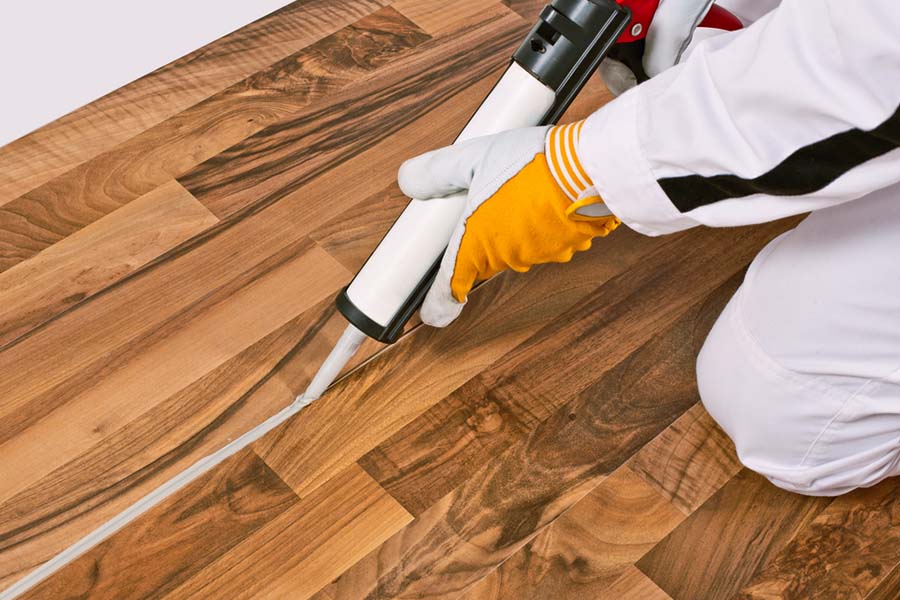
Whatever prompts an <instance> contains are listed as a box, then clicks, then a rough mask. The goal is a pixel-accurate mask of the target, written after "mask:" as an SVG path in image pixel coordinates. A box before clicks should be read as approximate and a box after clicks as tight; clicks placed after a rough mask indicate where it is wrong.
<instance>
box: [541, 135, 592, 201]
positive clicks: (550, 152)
mask: <svg viewBox="0 0 900 600" xmlns="http://www.w3.org/2000/svg"><path fill="white" fill-rule="evenodd" d="M583 125H584V121H576V122H574V123H569V124H568V125H555V126H553V127H551V128H550V129H549V130H548V131H547V138H546V140H545V142H544V144H545V146H544V154H545V156H546V157H547V164H548V165H549V166H550V172H551V173H552V174H553V178H554V179H555V180H556V183H557V184H558V185H559V187H560V188H561V189H562V190H563V192H565V194H566V196H568V197H569V200H571V201H572V202H578V200H579V199H581V198H582V197H583V195H584V193H585V192H586V191H587V190H588V189H589V188H592V187H593V185H594V184H593V182H592V181H591V179H590V177H588V175H587V173H586V172H585V170H584V167H583V166H581V161H580V160H578V154H577V153H576V152H575V148H576V146H577V145H578V138H579V137H580V136H581V128H582V126H583Z"/></svg>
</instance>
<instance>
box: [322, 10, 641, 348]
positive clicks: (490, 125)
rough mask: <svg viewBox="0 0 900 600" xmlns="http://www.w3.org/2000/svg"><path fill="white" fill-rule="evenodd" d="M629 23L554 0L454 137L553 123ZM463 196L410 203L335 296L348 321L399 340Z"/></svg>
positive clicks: (623, 15)
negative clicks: (466, 122) (353, 275)
mask: <svg viewBox="0 0 900 600" xmlns="http://www.w3.org/2000/svg"><path fill="white" fill-rule="evenodd" d="M633 3H634V4H641V5H642V6H641V8H642V9H643V11H641V12H646V10H647V7H648V5H652V8H651V9H650V10H651V13H650V14H651V16H652V10H654V9H655V7H656V5H657V4H658V0H650V2H647V1H646V0H644V1H633ZM631 21H632V12H631V10H629V8H628V7H626V6H624V5H623V4H620V3H618V2H614V1H613V0H553V1H552V2H551V4H549V5H548V6H545V7H544V9H543V11H542V12H541V15H540V18H539V19H538V22H537V24H535V26H534V27H533V28H532V29H531V32H530V33H529V34H528V36H527V37H526V38H525V41H524V42H523V43H522V44H521V45H520V46H519V48H518V49H517V50H516V51H515V53H514V54H513V58H512V62H511V64H510V66H509V68H507V70H506V71H505V72H504V74H503V76H502V77H501V78H500V80H499V81H498V82H497V84H496V85H495V86H494V88H493V89H492V90H491V91H490V93H489V94H488V95H487V97H486V98H485V99H484V100H483V101H482V103H481V105H480V106H479V107H478V110H477V111H475V114H473V115H472V118H471V119H470V120H469V122H468V124H466V126H465V128H464V129H463V130H462V132H461V133H460V134H459V136H458V137H457V138H456V141H461V140H465V139H469V138H473V137H478V136H482V135H489V134H493V133H498V132H500V131H504V130H508V129H514V128H517V127H529V126H534V125H549V124H552V123H555V122H556V121H557V120H558V119H559V117H560V116H561V115H562V113H563V112H564V111H565V110H566V108H567V107H568V106H569V104H570V103H571V102H572V100H573V99H574V98H575V96H576V95H577V94H578V92H579V91H580V90H581V88H582V87H583V86H584V84H585V82H586V81H587V80H588V78H589V77H590V75H591V74H592V73H593V72H594V71H595V70H596V69H597V66H598V65H599V64H600V61H602V60H603V57H604V56H606V54H607V52H608V51H609V49H610V48H611V47H612V46H613V44H614V43H615V42H616V41H617V40H618V39H619V38H620V36H622V34H623V32H624V31H625V29H626V26H628V25H629V23H630V22H631ZM648 22H649V17H648ZM642 28H643V29H646V24H645V25H643V26H642ZM637 29H639V28H638V27H635V26H634V25H632V29H631V31H629V32H627V33H626V34H625V35H626V36H629V35H630V34H633V33H635V32H636V33H637V34H640V33H641V32H640V31H637ZM465 198H466V196H465V194H457V195H454V196H448V197H447V198H442V199H441V200H438V201H428V202H423V201H421V200H411V201H410V203H409V205H407V207H406V209H405V210H404V211H403V213H402V214H401V215H400V217H399V218H398V219H397V220H396V221H395V222H394V224H393V225H392V226H391V229H390V230H389V231H388V233H387V235H385V237H384V238H383V239H382V240H381V242H380V243H379V244H378V246H377V247H376V249H375V251H374V252H373V253H372V254H371V256H369V258H368V260H367V261H366V263H365V264H364V265H363V267H362V268H361V269H360V271H359V273H357V275H356V277H354V279H353V281H351V282H350V285H348V286H347V287H345V288H344V289H343V290H341V292H340V294H339V295H338V298H337V307H338V310H340V311H341V313H342V314H343V315H344V316H345V317H346V318H347V320H348V321H350V323H351V324H352V325H354V326H355V327H356V328H357V329H359V330H360V331H362V332H363V333H365V334H366V335H368V336H369V337H372V338H374V339H376V340H378V341H380V342H385V343H391V342H394V341H396V339H397V338H398V337H399V336H400V334H401V333H402V331H403V327H404V325H405V324H406V322H407V321H408V320H409V319H410V317H412V315H413V314H414V313H415V311H416V310H417V309H418V308H419V306H420V305H421V303H422V301H423V300H424V298H425V294H426V293H427V292H428V289H429V288H430V287H431V283H432V281H433V280H434V277H435V275H436V274H437V271H438V268H439V266H440V263H441V258H442V256H443V253H444V250H446V248H447V244H448V243H449V241H450V236H451V234H452V232H453V228H454V226H455V225H456V223H457V222H458V221H459V218H460V217H461V216H462V212H463V209H464V207H465Z"/></svg>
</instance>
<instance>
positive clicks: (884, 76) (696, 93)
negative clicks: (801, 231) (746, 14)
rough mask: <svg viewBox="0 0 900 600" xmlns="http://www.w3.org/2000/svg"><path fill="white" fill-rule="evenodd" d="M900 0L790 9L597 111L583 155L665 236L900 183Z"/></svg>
mask: <svg viewBox="0 0 900 600" xmlns="http://www.w3.org/2000/svg"><path fill="white" fill-rule="evenodd" d="M898 31H900V4H898V3H897V0H860V1H858V2H847V1H846V0H816V1H813V0H784V1H783V2H782V3H781V5H780V6H779V7H778V8H776V9H775V10H773V11H772V12H770V13H769V14H767V15H766V16H765V17H763V18H762V19H760V20H759V21H757V22H756V23H754V24H753V25H751V26H750V27H748V28H747V29H745V30H743V31H736V32H732V33H726V34H722V35H719V36H717V37H715V38H712V39H709V40H706V41H705V42H702V43H700V44H698V45H697V47H696V49H695V50H694V51H693V52H692V53H691V54H690V56H689V57H688V58H687V60H685V61H684V62H682V63H681V64H679V65H677V66H675V67H672V68H671V69H668V70H667V71H665V72H663V73H661V74H660V75H658V76H657V77H655V78H653V79H652V80H650V81H648V82H646V83H644V84H641V85H639V86H637V87H636V88H633V89H632V90H630V91H628V92H626V93H625V94H623V95H622V96H620V97H619V98H617V99H616V100H614V101H612V102H610V103H609V104H607V105H606V106H604V107H603V108H601V109H600V110H598V111H597V112H595V113H594V114H593V115H591V116H590V117H589V118H588V119H587V121H586V123H585V125H584V127H583V130H582V133H581V137H580V140H579V143H578V155H579V157H580V158H581V161H582V163H583V165H584V167H585V169H586V170H587V172H588V175H590V177H591V179H592V180H593V182H594V184H595V186H596V188H597V191H598V192H599V194H600V195H601V197H602V198H603V199H604V201H605V202H606V204H607V205H608V207H609V208H610V210H612V212H613V213H614V214H615V215H616V216H618V217H619V218H620V219H622V220H623V221H624V222H625V223H626V224H627V225H629V226H630V227H631V228H632V229H635V230H637V231H640V232H642V233H645V234H648V235H660V234H665V233H670V232H673V231H678V230H682V229H687V228H689V227H694V226H696V225H701V224H702V225H709V226H719V227H720V226H731V225H744V224H750V223H760V222H764V221H771V220H774V219H778V218H781V217H785V216H788V215H793V214H799V213H803V212H807V211H811V210H816V209H819V208H823V207H826V206H831V205H834V204H840V203H842V202H847V201H850V200H853V199H855V198H858V197H860V196H862V195H864V194H866V193H868V192H871V191H873V190H876V189H880V188H882V187H885V186H888V185H890V184H892V183H894V182H896V181H898V180H900V150H898V146H900V111H898V104H900V35H898V33H897V32H898Z"/></svg>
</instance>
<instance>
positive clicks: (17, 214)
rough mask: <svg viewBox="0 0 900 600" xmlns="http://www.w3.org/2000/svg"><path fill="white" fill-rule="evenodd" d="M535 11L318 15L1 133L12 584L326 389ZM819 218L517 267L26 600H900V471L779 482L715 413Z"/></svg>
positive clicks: (487, 5)
mask: <svg viewBox="0 0 900 600" xmlns="http://www.w3.org/2000/svg"><path fill="white" fill-rule="evenodd" d="M539 9H540V5H539V4H537V3H534V2H523V1H519V0H514V1H511V2H499V1H490V0H460V1H458V2H446V1H445V0H395V1H393V2H391V1H390V0H342V1H341V2H330V1H329V2H326V1H325V0H308V1H303V2H296V3H294V4H292V5H289V6H287V7H285V8H284V9H282V10H280V11H278V12H277V13H274V14H272V15H270V16H268V17H265V18H263V19H261V20H259V21H257V22H255V23H253V24H251V25H248V26H247V27H245V28H243V29H242V30H240V31H237V32H235V33H233V34H231V35H229V36H227V37H225V38H223V39H221V40H218V41H217V42H215V43H213V44H211V45H210V46H207V47H205V48H202V49H200V50H198V51H197V52H195V53H192V54H191V55H189V56H187V57H184V58H183V59H180V60H179V61H176V62H175V63H172V64H171V65H168V66H166V67H163V68H162V69H159V70H158V71H156V72H154V73H152V74H150V75H148V76H146V77H144V78H142V79H140V80H138V81H136V82H134V83H132V84H130V85H128V86H126V87H124V88H122V89H121V90H119V91H117V92H115V93H113V94H110V95H108V96H106V97H104V98H101V99H100V100H98V101H96V102H95V103H93V104H91V105H89V106H86V107H84V108H82V109H79V110H78V111H75V112H74V113H72V114H70V115H67V116H66V117H63V118H62V119H60V120H59V121H57V122H56V123H53V124H51V125H48V126H47V127H44V128H42V129H41V130H39V131H36V132H34V133H33V134H31V135H29V136H27V137H26V138H23V139H21V140H17V141H16V142H13V143H12V144H9V145H8V146H6V147H4V148H0V306H2V307H3V309H2V311H0V374H2V377H0V589H3V588H6V587H8V586H10V585H12V584H13V583H14V582H16V581H17V580H19V579H21V578H22V577H23V576H25V575H26V574H27V573H28V572H30V571H31V570H33V569H34V568H36V567H38V566H39V565H41V564H43V563H44V562H46V561H47V560H48V559H50V558H52V557H53V556H55V555H56V554H57V553H59V552H60V551H62V550H63V549H65V548H66V547H68V546H70V545H71V544H72V543H73V542H75V541H76V540H78V539H79V538H81V537H82V536H84V535H85V534H87V533H88V532H90V531H92V530H93V529H95V528H96V527H97V526H98V525H100V524H102V523H104V522H105V521H107V520H109V519H110V518H112V517H113V516H115V515H116V514H118V513H120V512H121V511H122V510H123V509H125V508H126V507H127V506H129V505H130V504H132V503H133V502H135V501H136V500H138V499H139V498H141V497H143V496H144V495H146V494H147V493H148V492H150V491H151V490H153V489H154V488H156V487H157V486H159V485H160V484H161V483H163V482H164V481H166V480H168V479H169V478H171V477H172V476H173V475H175V474H176V473H178V472H180V471H182V470H183V469H185V468H186V467H187V466H189V465H190V464H192V463H193V462H195V461H196V460H197V459H199V458H201V457H203V456H205V455H207V454H209V453H211V452H212V451H214V450H216V449H217V448H219V447H221V446H223V445H224V444H225V443H227V442H228V441H229V440H231V439H234V438H235V437H237V436H238V435H240V434H241V433H243V432H244V431H246V430H248V429H250V428H251V427H253V426H254V425H256V424H258V423H259V422H261V421H263V420H264V419H265V418H267V417H268V416H270V415H272V414H274V413H276V412H277V411H278V410H280V409H281V408H283V407H284V406H286V405H287V404H289V403H290V402H291V400H292V399H293V397H294V395H296V394H297V393H299V392H301V391H302V390H303V389H304V388H305V386H306V384H307V383H308V381H309V378H310V377H311V375H312V373H313V372H314V370H315V369H316V368H317V367H318V365H319V364H320V362H321V361H322V359H324V357H325V355H326V354H327V352H328V351H329V350H330V348H331V345H332V344H333V343H334V341H336V339H337V336H338V335H339V334H340V332H341V331H342V329H343V326H344V322H343V319H342V318H341V317H340V315H338V314H336V313H335V310H334V307H333V298H334V296H335V295H336V293H337V291H338V290H339V289H340V288H341V287H342V286H343V285H345V284H346V283H347V282H348V281H349V280H350V278H351V277H352V274H353V272H354V271H355V270H356V269H357V268H358V267H359V266H360V265H361V264H362V261H363V260H364V259H365V257H366V256H367V254H368V252H369V251H370V250H371V249H372V248H373V247H374V246H375V244H376V243H377V242H378V240H379V239H380V237H381V235H382V234H383V232H384V231H385V230H386V228H387V227H388V225H389V224H390V223H391V222H392V220H393V219H394V218H395V217H396V215H397V214H398V213H399V211H400V210H401V209H402V207H403V205H404V203H405V200H404V198H403V197H402V195H401V194H400V193H399V190H398V189H397V187H396V184H395V182H394V178H395V174H396V169H397V167H398V166H399V164H400V162H402V160H404V159H405V158H407V157H409V156H411V155H414V154H416V153H419V152H422V151H425V150H427V149H430V148H433V147H435V146H438V145H442V144H445V143H448V142H449V141H450V140H452V138H453V136H454V135H455V133H456V132H457V131H458V130H459V128H460V127H461V125H462V124H464V123H465V121H466V119H467V117H468V115H469V114H470V113H471V112H472V110H473V109H474V108H475V106H477V104H478V102H479V101H480V99H481V97H483V95H484V94H485V93H486V91H487V90H488V89H489V88H490V86H491V85H492V82H493V80H494V79H495V78H496V77H497V75H498V74H499V73H500V72H501V71H502V69H503V68H504V67H505V64H506V61H507V58H508V56H509V54H510V52H511V51H512V49H513V48H515V46H516V45H517V44H518V42H519V41H520V40H521V38H522V36H523V35H524V33H525V32H526V31H527V30H528V28H529V27H530V25H531V23H532V21H533V19H534V18H535V16H536V15H537V12H538V11H539ZM608 98H609V97H608V95H607V93H606V92H605V90H604V89H603V88H602V86H601V85H600V84H599V82H597V81H594V82H592V84H591V85H590V86H589V88H588V89H586V90H585V92H584V93H583V94H582V96H581V97H580V98H579V99H578V101H577V102H576V104H575V105H574V106H573V107H572V108H571V109H570V113H569V115H568V118H580V117H582V116H584V115H586V114H588V113H589V112H590V111H591V109H593V108H595V107H597V106H599V105H601V104H602V103H603V102H605V101H607V100H608ZM795 222H796V220H793V221H785V222H777V223H771V224H767V225H762V226H757V227H751V228H740V229H732V230H696V231H691V232H687V233H682V234H676V235H672V236H667V237H665V238H656V239H651V238H645V237H641V236H639V235H636V234H634V233H633V232H630V231H628V230H626V229H624V228H623V229H621V230H619V231H617V232H616V233H615V234H614V235H612V236H610V237H609V238H608V239H604V240H598V242H597V243H596V244H595V246H594V248H593V249H592V250H590V251H589V252H586V253H582V254H580V255H578V256H577V257H576V258H575V259H574V260H573V261H572V263H571V264H569V265H566V266H559V265H548V266H543V267H539V268H536V269H533V270H532V271H531V272H529V273H528V274H525V275H512V274H504V275H501V276H498V277H495V278H494V279H491V280H490V281H488V282H487V283H485V284H484V285H482V286H480V287H479V288H478V289H477V290H476V291H475V292H474V293H473V294H472V298H471V301H470V306H469V307H468V308H467V310H466V311H465V313H464V315H463V316H462V317H461V319H460V320H459V321H458V322H457V323H455V324H454V325H453V326H452V327H449V328H447V329H446V330H440V331H439V330H434V329H431V328H427V327H422V326H411V327H410V328H409V330H408V331H407V332H406V333H405V335H404V336H403V338H402V339H401V340H400V341H399V342H398V343H397V344H395V345H394V346H391V347H389V348H382V347H380V346H379V345H378V344H375V343H367V344H366V345H365V346H364V348H363V351H362V352H361V353H360V356H359V357H358V358H357V359H356V360H355V361H354V363H353V364H351V365H349V366H348V369H347V370H346V372H345V374H344V376H343V377H342V378H341V379H340V380H339V381H338V382H337V384H336V385H335V386H334V387H333V388H332V389H331V390H330V391H329V392H328V393H327V394H326V395H325V396H324V397H323V398H322V399H321V400H319V401H317V402H316V403H314V404H312V405H311V406H309V407H308V408H307V409H305V410H304V411H302V412H301V413H300V414H298V415H296V416H295V417H293V418H292V419H290V420H289V421H287V422H286V423H284V424H283V425H282V426H280V427H279V428H277V429H275V430H273V431H272V432H270V433H269V434H268V435H266V436H265V437H263V438H262V439H260V440H259V441H257V442H256V443H254V444H252V445H251V446H250V447H248V448H246V449H245V450H243V451H241V452H239V453H238V454H236V455H234V456H232V457H231V458H229V459H228V460H226V461H225V462H224V463H222V464H221V465H219V466H218V467H216V468H215V469H214V470H212V471H210V472H209V473H207V474H206V475H204V476H202V477H200V478H199V479H197V480H196V481H194V482H193V483H192V484H190V485H189V486H187V487H186V488H184V489H182V490H181V491H179V492H178V493H176V494H175V495H174V496H172V497H171V498H169V499H167V500H166V501H164V502H163V503H162V504H160V505H158V506H156V507H155V508H153V509H151V510H150V511H149V512H147V513H146V514H144V515H143V516H141V517H140V518H138V519H137V520H136V521H134V522H132V523H131V524H129V525H127V526H126V527H124V528H123V529H121V530H120V531H119V532H117V533H116V534H114V535H113V536H112V537H110V538H109V539H107V540H106V541H104V542H102V543H100V544H99V545H96V546H95V547H93V548H92V549H91V550H89V551H88V552H87V553H85V554H84V555H82V556H81V557H80V558H78V559H76V560H75V561H74V562H72V563H70V564H69V565H68V566H66V567H64V568H63V569H62V570H60V571H58V572H57V573H56V574H55V575H53V576H51V577H50V578H49V579H47V580H45V581H44V582H43V583H41V584H39V585H38V586H37V587H35V588H33V589H32V590H30V591H29V592H28V593H27V594H26V597H29V598H62V597H78V598H101V597H109V598H117V599H118V598H146V597H166V598H180V597H188V596H191V597H206V598H244V597H246V598H251V597H252V598H310V597H311V598H318V599H321V600H325V599H328V600H334V599H338V598H411V597H416V598H426V597H427V598H432V597H433V598H444V597H446V598H451V597H458V598H466V599H469V600H474V599H488V598H517V599H518V598H639V599H651V600H652V599H665V598H673V599H675V600H681V599H685V600H697V599H704V598H732V597H738V598H775V597H779V598H780V597H786V598H813V597H815V598H868V599H870V600H877V599H887V598H897V597H900V493H898V491H900V489H898V488H900V483H898V482H897V481H896V480H888V481H886V482H884V483H882V484H881V485H879V486H876V487H874V488H872V489H868V490H862V491H859V492H856V493H853V494H850V495H847V496H845V497H842V498H838V499H835V500H831V499H814V498H805V497H801V496H796V495H791V494H788V493H785V492H781V491H779V490H777V489H776V488H774V487H772V486H770V485H769V484H767V483H766V482H765V481H764V480H763V479H762V478H760V477H759V476H757V475H755V474H753V473H751V472H748V471H746V470H744V469H742V468H741V466H740V465H739V463H738V461H737V459H736V457H735V455H734V450H733V448H732V446H731V444H730V442H729V441H728V439H727V438H726V437H725V436H724V434H723V433H722V432H721V431H720V430H719V429H718V428H717V427H716V425H715V424H714V423H713V422H712V421H711V419H710V418H709V416H708V415H707V414H706V413H705V412H704V410H703V409H702V407H701V406H700V405H699V404H698V398H697V391H696V386H695V383H694V379H693V373H694V369H693V361H694V358H695V356H696V352H697V350H698V349H699V346H700V344H701V343H702V341H703V338H704V335H705V333H706V331H707V330H708V329H709V327H710V326H711V324H712V322H713V321H714V320H715V318H716V315H717V313H718V311H719V310H720V309H721V308H722V306H723V305H724V303H725V301H726V300H727V299H728V297H729V295H730V294H731V293H732V292H733V291H734V289H735V288H736V287H737V285H738V284H739V283H740V280H741V276H742V273H743V270H744V269H745V268H746V266H747V264H748V263H749V261H750V260H751V259H752V257H753V256H754V254H755V253H756V252H757V251H758V250H759V249H760V248H761V247H762V246H763V245H764V244H765V243H766V242H767V241H768V240H770V239H772V238H773V237H774V236H776V235H777V234H779V233H780V232H782V231H784V230H786V229H788V228H790V227H792V226H793V225H794V223H795ZM711 257H715V261H714V262H713V263H711V260H710V259H711ZM711 265H713V268H712V269H711V268H710V266H711Z"/></svg>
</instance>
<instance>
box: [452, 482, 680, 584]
mask: <svg viewBox="0 0 900 600" xmlns="http://www.w3.org/2000/svg"><path fill="white" fill-rule="evenodd" d="M683 519H684V515H683V514H682V513H681V512H680V511H678V510H677V509H676V508H675V507H674V506H673V505H672V504H671V503H669V502H668V500H667V499H666V498H664V497H663V496H662V495H660V494H659V492H657V491H656V490H655V489H653V488H652V487H651V486H650V485H649V484H648V483H647V482H645V481H644V480H643V479H641V478H640V477H638V476H637V475H635V474H634V473H633V472H632V471H631V470H630V469H629V468H628V467H627V466H623V467H620V468H618V469H617V470H616V471H615V472H614V473H613V474H612V475H610V476H609V477H608V478H606V479H605V480H603V482H601V483H600V484H599V485H598V486H597V487H596V488H595V489H594V490H593V491H592V492H591V493H589V494H588V495H587V496H585V497H584V498H583V499H582V500H581V501H579V502H578V503H577V504H575V506H574V507H572V508H571V509H570V510H569V511H568V512H566V513H565V514H563V515H562V516H561V517H560V518H559V519H557V520H556V521H554V522H553V523H552V524H551V525H550V526H548V527H547V528H545V529H544V530H543V531H541V533H539V534H538V535H537V536H536V537H535V538H534V539H532V540H531V541H530V542H528V543H527V544H525V546H523V547H522V549H521V550H519V551H518V552H516V553H515V554H514V555H513V556H512V558H510V559H509V560H507V561H506V562H504V563H503V564H502V565H500V567H499V568H498V569H497V570H496V571H494V572H492V573H491V574H490V575H489V576H488V577H486V578H485V579H482V580H481V581H479V582H478V583H477V584H475V585H474V586H473V587H472V588H471V589H470V590H469V591H467V592H466V593H465V594H464V596H463V597H464V598H466V599H467V600H475V599H482V598H483V599H487V598H498V599H499V598H518V599H521V600H526V599H528V598H533V599H536V600H537V599H542V598H566V599H571V600H578V599H582V598H583V599H585V600H589V599H591V600H592V599H595V598H603V597H612V594H611V592H610V588H611V587H613V586H617V587H619V588H622V587H624V585H625V584H624V583H623V582H618V579H619V578H621V577H624V576H625V575H626V574H628V573H629V572H631V573H633V571H630V569H633V565H634V563H635V561H637V560H638V559H639V558H640V557H641V556H643V555H644V553H645V552H647V551H648V550H649V549H650V548H652V547H653V545H654V544H656V542H658V541H659V540H660V539H662V538H663V537H665V535H666V534H667V533H669V531H671V530H672V529H673V528H674V527H675V526H676V525H678V523H680V522H681V521H682V520H683ZM632 577H635V576H634V575H632ZM634 585H635V586H637V582H635V583H634ZM645 585H646V584H645ZM651 585H652V584H651ZM648 587H649V586H648ZM634 592H635V590H632V593H634Z"/></svg>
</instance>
